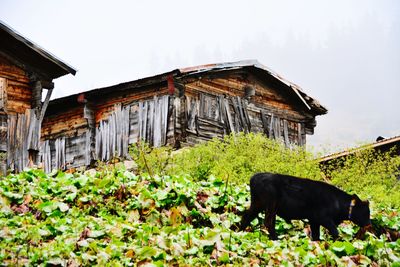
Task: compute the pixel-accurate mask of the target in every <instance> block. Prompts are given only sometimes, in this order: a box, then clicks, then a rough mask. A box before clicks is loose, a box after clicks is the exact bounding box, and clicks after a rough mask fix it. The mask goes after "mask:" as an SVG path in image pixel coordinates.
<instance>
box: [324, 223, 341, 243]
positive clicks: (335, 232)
mask: <svg viewBox="0 0 400 267" xmlns="http://www.w3.org/2000/svg"><path fill="white" fill-rule="evenodd" d="M323 226H324V227H325V228H326V229H328V231H329V233H330V234H331V236H332V238H333V239H337V238H338V237H339V232H338V230H337V227H336V224H335V223H334V222H332V221H328V222H326V223H324V224H323Z"/></svg>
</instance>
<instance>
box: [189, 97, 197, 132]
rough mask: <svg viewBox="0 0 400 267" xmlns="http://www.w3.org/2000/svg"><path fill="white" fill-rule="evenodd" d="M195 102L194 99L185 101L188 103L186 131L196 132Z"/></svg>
mask: <svg viewBox="0 0 400 267" xmlns="http://www.w3.org/2000/svg"><path fill="white" fill-rule="evenodd" d="M196 102H197V101H196V100H195V99H190V98H188V99H187V103H188V126H187V129H188V130H190V131H195V130H196V117H197V108H196V106H197V103H196Z"/></svg>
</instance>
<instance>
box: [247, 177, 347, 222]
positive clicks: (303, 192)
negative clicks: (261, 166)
mask: <svg viewBox="0 0 400 267" xmlns="http://www.w3.org/2000/svg"><path fill="white" fill-rule="evenodd" d="M250 188H251V195H252V199H253V198H254V199H259V200H261V201H262V202H274V203H276V205H277V209H278V215H279V216H281V217H283V218H285V219H302V218H310V217H314V216H315V214H314V213H313V212H314V211H315V210H318V211H321V210H326V209H327V208H329V209H330V210H335V209H336V208H337V206H338V204H337V200H338V199H340V198H341V197H343V196H344V195H347V194H346V193H345V192H343V191H341V190H340V189H338V188H336V187H334V186H332V185H329V184H327V183H324V182H320V181H314V180H310V179H306V178H298V177H294V176H289V175H282V174H274V173H257V174H255V175H254V176H253V177H252V178H251V180H250Z"/></svg>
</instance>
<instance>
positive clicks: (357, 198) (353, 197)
mask: <svg viewBox="0 0 400 267" xmlns="http://www.w3.org/2000/svg"><path fill="white" fill-rule="evenodd" d="M352 199H355V200H356V201H361V199H360V198H359V197H358V196H357V195H356V194H353V195H352Z"/></svg>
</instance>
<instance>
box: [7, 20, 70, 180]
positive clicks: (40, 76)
mask: <svg viewBox="0 0 400 267" xmlns="http://www.w3.org/2000/svg"><path fill="white" fill-rule="evenodd" d="M0 40H1V41H0V166H1V167H0V169H1V170H0V172H1V174H5V172H6V170H7V169H11V170H15V171H21V170H22V169H23V168H24V167H26V166H28V165H32V164H38V163H39V161H40V159H39V150H40V136H41V135H40V133H41V124H42V121H43V118H44V114H45V111H46V108H47V105H48V103H49V100H50V96H51V93H52V90H53V88H54V83H53V79H56V78H58V77H61V76H63V75H66V74H69V73H71V74H75V72H76V71H75V70H74V69H73V68H71V67H70V66H68V65H67V64H65V63H63V62H61V61H60V60H59V59H57V58H55V57H54V56H53V55H51V54H50V53H48V52H46V51H45V50H43V49H42V48H40V47H39V46H37V45H36V44H34V43H33V42H31V41H29V40H28V39H26V38H25V37H23V36H21V35H20V34H18V33H17V32H15V31H14V30H13V29H11V28H10V27H9V26H7V25H5V24H4V23H3V22H1V21H0ZM44 89H46V90H47V92H46V96H45V100H44V102H42V94H43V91H44Z"/></svg>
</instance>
